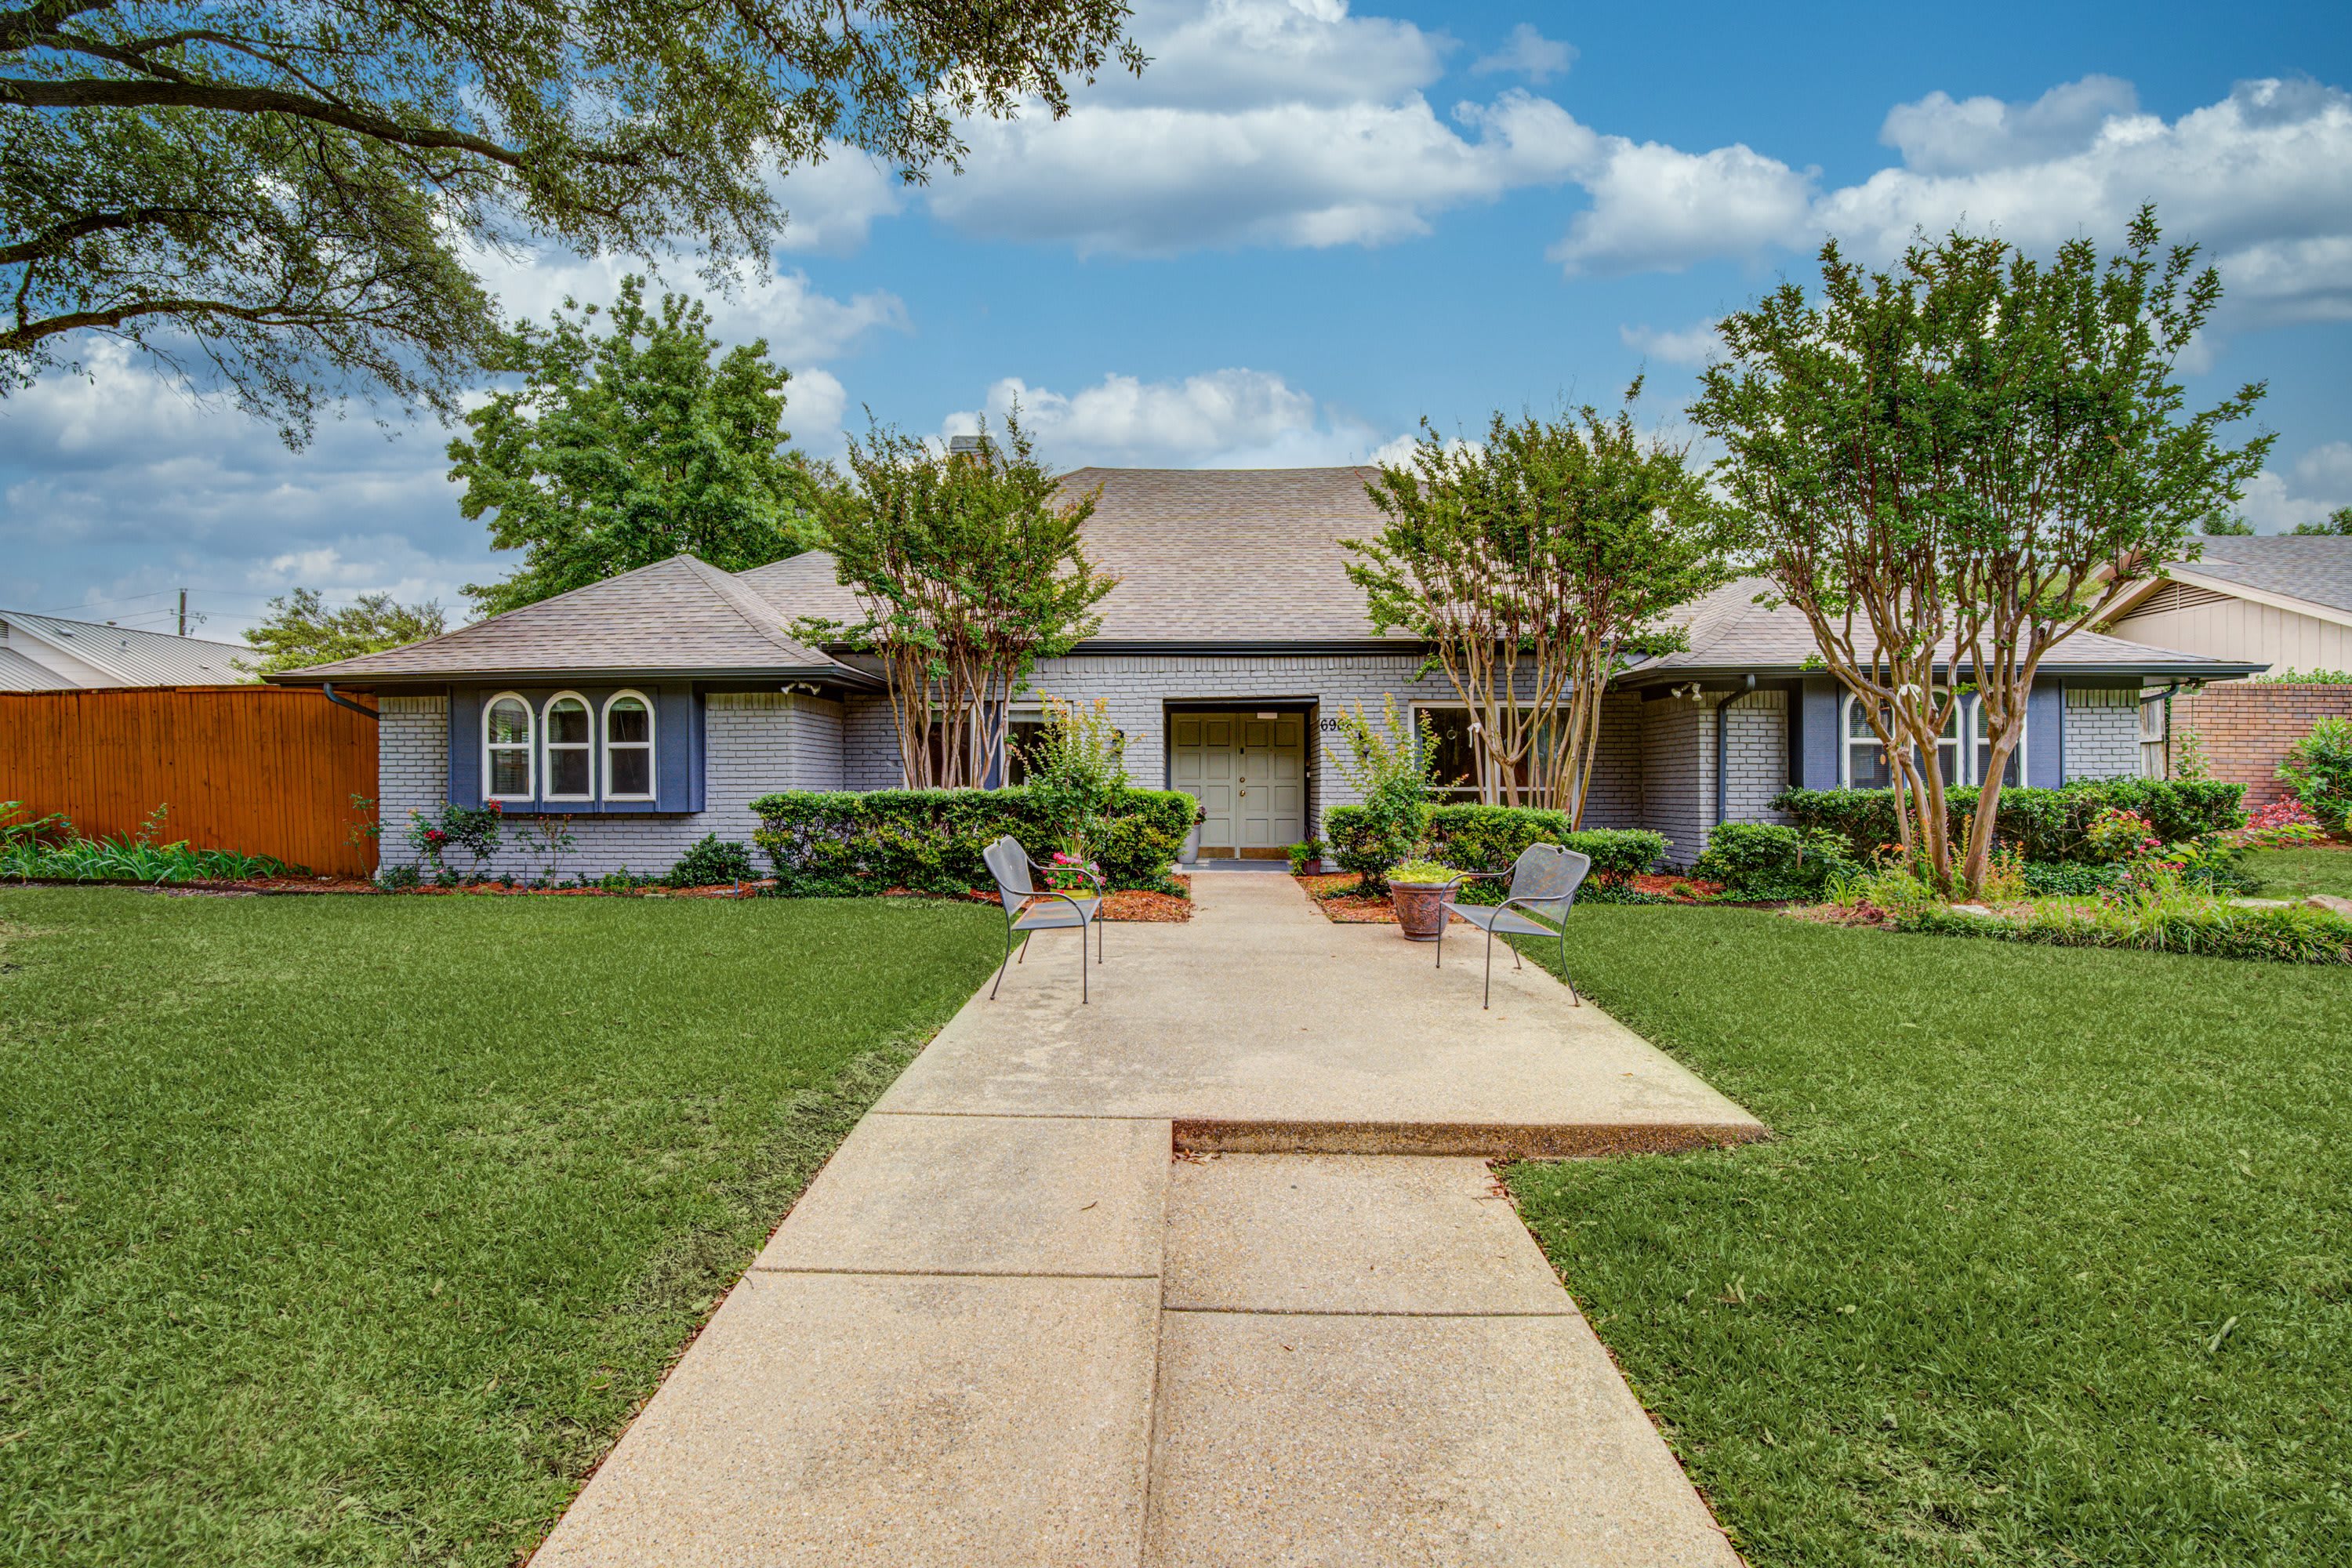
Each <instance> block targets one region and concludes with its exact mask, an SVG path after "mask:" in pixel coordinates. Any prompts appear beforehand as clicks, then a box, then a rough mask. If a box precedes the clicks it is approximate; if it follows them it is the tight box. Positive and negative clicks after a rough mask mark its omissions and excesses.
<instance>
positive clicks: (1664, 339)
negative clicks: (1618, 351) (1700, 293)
mask: <svg viewBox="0 0 2352 1568" xmlns="http://www.w3.org/2000/svg"><path fill="white" fill-rule="evenodd" d="M1617 338H1618V341H1619V342H1622V343H1623V344H1624V345H1625V346H1626V347H1627V348H1629V349H1634V350H1638V351H1639V352H1640V353H1643V354H1646V355H1647V356H1649V357H1650V358H1651V359H1655V360H1664V362H1665V363H1668V364H1690V365H1697V364H1705V363H1706V362H1707V361H1708V360H1709V359H1710V358H1712V357H1713V356H1714V355H1715V353H1716V352H1717V350H1719V349H1720V348H1721V347H1722V346H1723V345H1722V343H1721V342H1720V341H1719V340H1717V337H1716V335H1715V323H1714V322H1713V321H1700V322H1698V323H1697V324H1696V325H1695V326H1690V327H1685V328H1684V329H1683V330H1682V331H1678V332H1661V331H1652V330H1651V329H1650V328H1649V327H1647V326H1640V327H1619V328H1618V329H1617Z"/></svg>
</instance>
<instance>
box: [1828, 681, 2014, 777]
mask: <svg viewBox="0 0 2352 1568" xmlns="http://www.w3.org/2000/svg"><path fill="white" fill-rule="evenodd" d="M1860 700H1861V699H1859V698H1857V697H1856V696H1855V695H1854V694H1853V692H1851V691H1849V692H1846V693H1845V694H1844V700H1843V701H1842V702H1840V703H1839V705H1838V742H1839V745H1838V787H1839V788H1841V789H1852V788H1853V787H1854V783H1853V748H1854V747H1856V746H1875V745H1877V744H1878V738H1877V737H1876V736H1875V735H1867V734H1864V735H1857V734H1855V733H1854V732H1853V709H1854V704H1855V703H1856V702H1858V701H1860ZM1982 711H1983V704H1982V700H1980V699H1979V698H1978V697H1977V696H1976V695H1975V694H1974V693H1973V692H1970V693H1966V694H1964V695H1963V696H1962V697H1961V699H1960V701H1959V703H1958V708H1957V710H1955V712H1954V714H1953V719H1954V721H1955V723H1954V726H1953V728H1954V729H1955V730H1956V731H1958V732H1957V733H1955V734H1948V735H1943V736H1939V737H1937V742H1936V748H1937V751H1939V752H1940V751H1942V750H1943V749H1944V748H1945V747H1947V746H1948V747H1950V748H1952V750H1953V751H1954V752H1957V753H1958V757H1959V762H1958V766H1956V767H1955V768H1954V769H1953V770H1952V777H1951V778H1950V779H1949V780H1948V781H1947V783H1946V786H1945V787H1947V788H1953V787H1956V786H1958V785H1960V784H1982V783H1983V782H1984V781H1983V780H1982V779H1979V777H1977V763H1979V760H1981V759H1980V755H1979V753H1980V752H1982V751H1983V750H1984V749H1985V747H1986V746H1988V745H1990V742H1982V743H1979V741H1978V739H1977V726H1978V724H1979V722H1981V717H1982ZM2031 740H2032V721H2031V719H2030V718H2029V719H2028V721H2027V724H2026V727H2025V728H2024V729H2023V730H2021V731H2019V733H2018V737H2017V750H2016V751H2015V752H2011V755H2012V756H2014V757H2015V758H2016V759H2017V776H2018V779H2019V781H2020V786H2019V787H2023V784H2022V781H2024V780H2025V779H2026V778H2028V777H2029V776H2031V775H2029V774H2028V773H2026V771H2025V770H2026V748H2027V745H2028V743H2029V742H2031ZM1940 760H1941V759H1940V758H1939V759H1938V761H1940Z"/></svg>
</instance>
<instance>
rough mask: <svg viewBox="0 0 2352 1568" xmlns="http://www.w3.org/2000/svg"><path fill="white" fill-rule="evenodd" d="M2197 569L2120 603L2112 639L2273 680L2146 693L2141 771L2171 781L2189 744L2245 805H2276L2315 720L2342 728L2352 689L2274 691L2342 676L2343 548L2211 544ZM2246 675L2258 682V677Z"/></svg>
mask: <svg viewBox="0 0 2352 1568" xmlns="http://www.w3.org/2000/svg"><path fill="white" fill-rule="evenodd" d="M2200 543H2201V544H2202V545H2203V546H2204V549H2203V551H2202V552H2201V554H2200V556H2199V558H2198V559H2197V560H2195V561H2176V562H2173V563H2170V565H2168V567H2167V568H2166V571H2167V573H2168V575H2166V576H2164V577H2161V578H2158V579H2156V580H2154V581H2152V582H2149V583H2147V584H2145V585H2144V586H2142V587H2141V588H2139V589H2138V590H2137V592H2136V593H2134V594H2133V595H2132V596H2131V597H2130V598H2128V599H2127V600H2126V601H2125V602H2124V605H2123V608H2122V609H2121V610H2120V611H2119V612H2118V613H2117V614H2116V616H2115V618H2114V619H2113V620H2112V621H2111V622H2110V623H2109V629H2110V630H2111V631H2113V632H2114V633H2115V635H2116V636H2117V637H2127V638H2129V639H2131V640H2132V641H2134V642H2145V643H2155V644H2160V645H2161V646H2163V647H2175V648H2181V649H2185V650H2187V651H2189V652H2190V653H2201V654H2204V655H2207V656H2208V657H2210V658H2219V659H2226V660H2229V661H2231V663H2236V664H2251V665H2257V666H2267V667H2268V669H2269V673H2270V676H2271V679H2268V680H2263V681H2257V682H2248V681H2242V680H2241V681H2228V682H2223V683H2221V684H2218V685H2212V686H2207V687H2204V688H2202V689H2196V688H2189V689H2180V690H2178V691H2176V690H2173V689H2171V688H2170V687H2169V685H2168V686H2167V687H2166V688H2165V689H2162V690H2161V693H2160V696H2161V700H2158V696H2159V693H2158V692H2151V693H2150V698H2151V700H2149V702H2148V703H2147V707H2146V708H2145V710H2144V712H2145V714H2146V718H2147V724H2146V727H2145V730H2144V731H2143V736H2142V739H2143V740H2144V742H2145V743H2146V753H2147V757H2146V766H2145V768H2144V771H2145V772H2147V773H2151V774H2155V775H2157V776H2159V777H2162V776H2168V775H2169V774H2170V773H2177V772H2178V771H2179V769H2180V768H2181V767H2182V766H2183V765H2184V764H2185V763H2187V762H2188V760H2189V755H2190V752H2189V743H2190V741H2191V738H2192V737H2193V738H2194V741H2195V743H2196V748H2197V752H2199V753H2200V755H2201V760H2202V765H2203V766H2204V768H2205V769H2206V771H2207V772H2208V773H2210V774H2211V775H2212V776H2213V777H2215V778H2218V779H2222V780H2225V781H2227V782H2229V783H2232V784H2243V785H2245V786H2246V803H2247V805H2251V806H2261V805H2269V804H2270V803H2271V802H2273V801H2275V800H2278V799H2281V798H2283V797H2284V795H2285V794H2286V786H2285V785H2284V784H2281V783H2280V782H2279V778H2278V765H2279V763H2280V762H2281V761H2283V760H2284V758H2285V756H2286V752H2287V748H2288V747H2290V746H2292V745H2294V742H2297V741H2299V740H2301V739H2302V738H2303V737H2304V736H2305V735H2307V734H2309V733H2310V732H2311V727H2312V726H2313V725H2314V724H2315V723H2317V722H2318V721H2320V720H2322V719H2326V718H2347V717H2352V685H2346V684H2344V683H2343V682H2342V680H2341V679H2336V680H2335V681H2332V682H2307V681H2280V680H2278V679H2277V678H2278V677H2281V676H2284V675H2288V674H2291V673H2294V672H2298V671H2300V672H2302V673H2305V674H2313V673H2332V674H2335V675H2336V676H2337V677H2339V678H2340V677H2341V675H2342V673H2343V672H2344V671H2347V670H2352V539H2347V538H2343V537H2341V536H2338V535H2333V534H2298V533H2286V534H2220V535H2216V536H2213V537H2210V538H2207V539H2203V540H2200ZM2256 673H2261V672H2260V671H2259V670H2258V671H2256Z"/></svg>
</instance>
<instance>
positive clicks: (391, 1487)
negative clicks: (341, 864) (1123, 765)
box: [0, 889, 1003, 1565]
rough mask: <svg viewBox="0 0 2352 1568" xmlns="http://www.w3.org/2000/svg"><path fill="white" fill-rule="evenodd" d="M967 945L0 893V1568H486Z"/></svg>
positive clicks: (836, 927)
mask: <svg viewBox="0 0 2352 1568" xmlns="http://www.w3.org/2000/svg"><path fill="white" fill-rule="evenodd" d="M1002 940H1003V920H1002V918H1001V916H999V915H997V914H996V913H995V912H993V911H992V910H985V909H981V908H978V907H965V906H960V905H953V904H947V903H941V902H933V901H929V900H920V901H918V900H865V901H814V902H786V901H782V900H756V901H746V902H741V903H737V902H711V901H691V902H689V901H686V900H600V899H513V900H508V899H464V898H453V899H430V900H426V899H417V900H407V899H352V898H311V899H297V898H284V899H236V900H218V899H205V898H176V897H163V896H158V895H154V894H149V893H140V892H133V891H127V890H111V889H107V890H80V889H24V890H16V891H5V892H0V1561H5V1562H9V1563H110V1564H121V1563H238V1564H247V1563H395V1562H397V1563H407V1562H411V1561H420V1560H421V1561H430V1562H437V1563H482V1564H497V1565H504V1564H507V1563H511V1562H512V1561H513V1560H514V1559H515V1557H516V1556H517V1554H518V1553H519V1552H521V1551H523V1550H526V1549H528V1548H529V1547H530V1545H531V1544H532V1543H534V1542H536V1541H537V1540H538V1539H539V1537H540V1536H541V1533H542V1532H543V1531H545V1530H546V1529H547V1527H548V1526H549V1525H550V1524H551V1522H552V1521H553V1520H554V1518H555V1516H556V1515H557V1513H558V1512H559V1511H561V1510H562V1507H563V1505H564V1503H565V1501H566V1500H568V1499H569V1498H570V1497H571V1496H572V1492H573V1491H574V1490H575V1489H577V1487H578V1485H579V1482H580V1479H581V1477H582V1476H583V1474H584V1473H585V1471H586V1470H587V1468H589V1467H590V1466H591V1465H592V1464H593V1462H594V1461H595V1459H596V1458H598V1457H599V1456H600V1455H601V1454H602V1453H603V1452H604V1448H605V1447H607V1446H608V1445H609V1444H610V1443H611V1441H612V1440H613V1438H614V1436H616V1435H617V1434H618V1432H619V1430H620V1428H621V1426H622V1425H623V1424H624V1423H625V1420H626V1419H627V1417H628V1415H629V1414H630V1413H631V1411H632V1410H633V1409H634V1407H635V1405H637V1403H638V1402H640V1401H641V1400H642V1399H643V1398H644V1397H645V1396H646V1394H649V1393H650V1392H651V1391H652V1389H653V1388H654V1386H655V1384H656V1383H657V1382H658V1381H659V1379H660V1376H661V1374H662V1372H663V1370H664V1368H665V1366H666V1365H667V1363H668V1361H669V1360H670V1358H671V1357H672V1356H674V1355H675V1354H676V1352H677V1350H678V1349H679V1347H680V1346H681V1344H682V1343H683V1342H685V1341H686V1339H687V1338H688V1335H689V1334H690V1333H691V1332H692V1331H693V1329H694V1327H695V1325H696V1323H697V1322H698V1321H699V1320H700V1318H701V1316H702V1314H703V1313H704V1311H705V1310H706V1309H707V1308H708V1307H709V1304H710V1302H711V1301H712V1300H713V1298H714V1297H715V1296H716V1295H717V1293H718V1292H719V1291H720V1290H721V1289H724V1288H725V1286H726V1285H727V1284H728V1283H729V1282H730V1281H731V1280H732V1279H733V1278H734V1277H735V1275H736V1273H737V1272H738V1271H740V1268H742V1267H743V1265H744V1264H745V1263H746V1262H748V1261H749V1260H750V1258H751V1254H752V1253H753V1251H754V1250H755V1249H756V1248H757V1247H758V1245H759V1243H760V1241H761V1238H762V1237H764V1236H765V1234H766V1233H767V1231H768V1229H769V1227H770V1226H772V1225H773V1224H774V1223H775V1221H776V1219H777V1218H778V1217H779V1216H780V1215H782V1213H783V1211H784V1210H785V1208H786V1207H787V1206H789V1205H790V1203H791V1201H792V1199H793V1196H794V1195H795V1194H797V1193H798V1192H799V1190H800V1187H801V1184H803V1182H804V1181H805V1180H806V1179H807V1177H808V1176H809V1174H810V1173H812V1172H813V1171H814V1169H815V1167H816V1165H817V1164H818V1163H821V1162H822V1161H823V1159H824V1156H825V1155H826V1154H828V1153H830V1152H831V1151H832V1149H833V1147H834V1145H835V1143H836V1142H838V1141H839V1140H840V1138H841V1137H842V1136H843V1134H845V1132H846V1131H847V1130H848V1128H849V1125H850V1124H851V1122H853V1121H855V1120H856V1116H857V1115H858V1114H859V1112H861V1111H862V1110H863V1109H864V1108H865V1106H866V1104H867V1103H869V1102H870V1101H871V1100H873V1098H874V1097H875V1096H876V1095H877V1094H878V1093H879V1092H880V1091H881V1089H883V1088H884V1087H886V1086H887V1084H888V1082H889V1080H890V1079H891V1078H892V1077H893V1076H894V1075H895V1074H896V1073H897V1071H898V1068H900V1067H901V1066H902V1065H903V1064H904V1063H905V1062H906V1060H907V1059H908V1057H909V1056H910V1055H911V1054H912V1052H913V1050H914V1049H915V1047H917V1046H918V1045H919V1043H920V1042H921V1041H922V1040H923V1039H924V1038H925V1037H927V1036H928V1035H929V1032H930V1031H931V1030H933V1029H935V1028H936V1027H937V1026H939V1025H940V1023H941V1022H943V1021H944V1020H945V1019H946V1018H947V1017H948V1016H949V1015H950V1013H952V1012H953V1011H954V1009H955V1008H956V1006H957V1005H959V1004H960V1003H961V1001H962V1000H963V998H964V997H965V996H966V995H967V994H970V992H971V989H972V988H973V986H974V985H976V984H979V983H980V982H981V981H982V979H983V978H985V976H986V974H987V973H988V971H989V969H990V968H991V967H992V964H993V963H994V962H995V960H996V958H997V957H998V955H999V954H1000V953H1001V952H1002V951H1003V949H1002V946H1001V943H1002Z"/></svg>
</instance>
